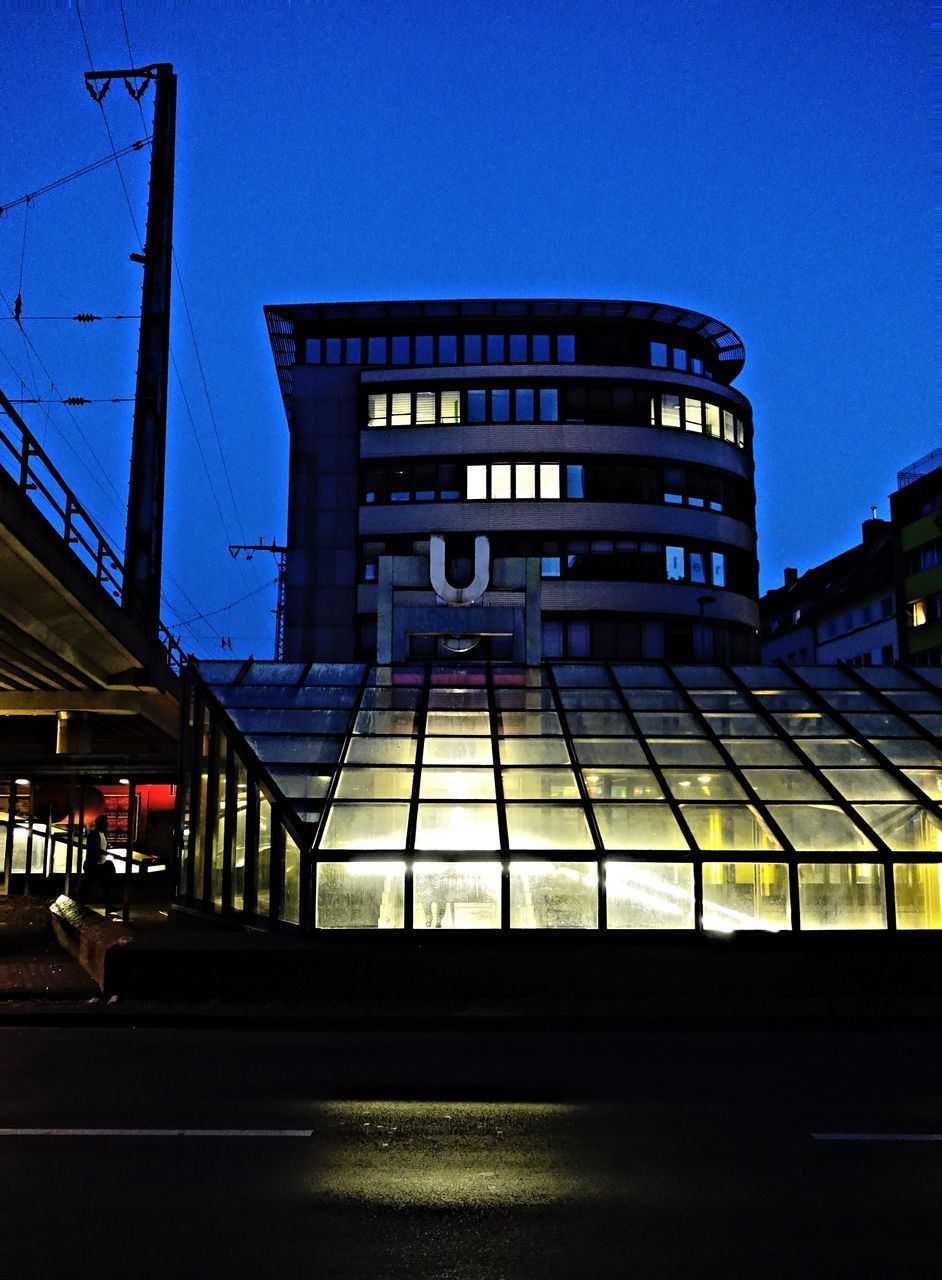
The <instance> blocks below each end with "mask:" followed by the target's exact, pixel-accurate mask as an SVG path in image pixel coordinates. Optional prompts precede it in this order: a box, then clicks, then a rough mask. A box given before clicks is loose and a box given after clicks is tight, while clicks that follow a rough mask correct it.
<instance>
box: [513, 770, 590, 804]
mask: <svg viewBox="0 0 942 1280" xmlns="http://www.w3.org/2000/svg"><path fill="white" fill-rule="evenodd" d="M501 778H502V780H503V788H504V799H505V800H578V799H579V788H578V786H577V785H576V778H575V774H574V773H573V772H572V770H571V769H552V768H550V769H504V770H502V772H501Z"/></svg>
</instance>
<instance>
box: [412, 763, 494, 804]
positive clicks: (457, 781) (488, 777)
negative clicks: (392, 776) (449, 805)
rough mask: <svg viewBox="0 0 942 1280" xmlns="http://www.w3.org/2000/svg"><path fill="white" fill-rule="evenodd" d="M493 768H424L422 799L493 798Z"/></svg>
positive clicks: (420, 784)
mask: <svg viewBox="0 0 942 1280" xmlns="http://www.w3.org/2000/svg"><path fill="white" fill-rule="evenodd" d="M495 797H496V791H495V789H494V771H493V770H492V769H423V770H422V777H421V780H420V782H419V798H420V799H421V800H493V799H495Z"/></svg>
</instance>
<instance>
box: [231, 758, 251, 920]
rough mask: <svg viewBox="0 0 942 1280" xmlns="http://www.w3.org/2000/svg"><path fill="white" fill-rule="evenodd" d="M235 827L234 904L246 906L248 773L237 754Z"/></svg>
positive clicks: (233, 863) (233, 857)
mask: <svg viewBox="0 0 942 1280" xmlns="http://www.w3.org/2000/svg"><path fill="white" fill-rule="evenodd" d="M235 763H236V795H235V806H236V812H235V829H234V831H233V834H232V906H233V909H234V910H236V911H241V910H242V909H243V907H244V906H245V833H246V829H247V828H246V823H247V818H248V773H247V772H246V768H245V765H244V764H243V763H242V761H241V760H240V759H239V757H238V756H236V762H235Z"/></svg>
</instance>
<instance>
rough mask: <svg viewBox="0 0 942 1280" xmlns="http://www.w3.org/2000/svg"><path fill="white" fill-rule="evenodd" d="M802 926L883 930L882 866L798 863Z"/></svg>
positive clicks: (869, 864) (870, 863)
mask: <svg viewBox="0 0 942 1280" xmlns="http://www.w3.org/2000/svg"><path fill="white" fill-rule="evenodd" d="M798 886H799V888H798V892H799V901H800V903H801V927H802V929H885V928H886V900H885V896H884V889H883V868H882V866H880V864H879V863H876V862H864V863H851V864H848V863H837V862H799V864H798Z"/></svg>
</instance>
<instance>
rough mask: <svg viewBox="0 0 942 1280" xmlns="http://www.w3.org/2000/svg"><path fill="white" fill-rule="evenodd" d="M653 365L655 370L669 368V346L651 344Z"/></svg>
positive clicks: (662, 343)
mask: <svg viewBox="0 0 942 1280" xmlns="http://www.w3.org/2000/svg"><path fill="white" fill-rule="evenodd" d="M651 364H652V365H653V366H654V368H655V369H666V368H667V344H666V343H664V342H652V343H651Z"/></svg>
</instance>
